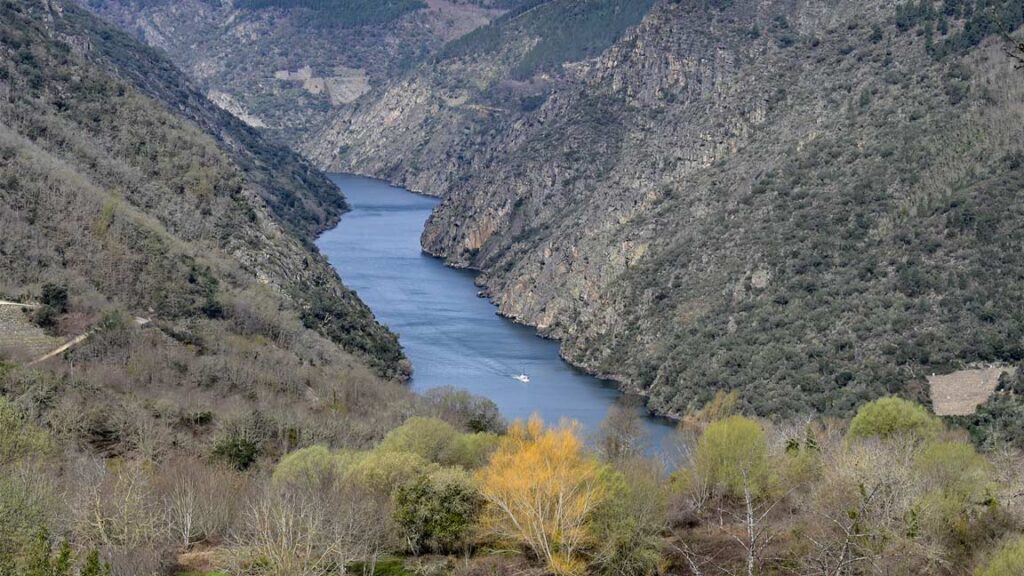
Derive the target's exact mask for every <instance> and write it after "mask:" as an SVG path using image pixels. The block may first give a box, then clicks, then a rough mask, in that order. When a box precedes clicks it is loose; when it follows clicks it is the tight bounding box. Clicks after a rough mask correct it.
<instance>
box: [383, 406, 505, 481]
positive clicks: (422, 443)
mask: <svg viewBox="0 0 1024 576" xmlns="http://www.w3.org/2000/svg"><path fill="white" fill-rule="evenodd" d="M497 444H498V437H497V436H496V435H494V434H490V433H487V432H480V433H476V434H460V433H459V431H458V430H456V429H455V428H454V427H453V426H452V425H451V424H448V423H447V422H445V421H443V420H438V419H437V418H424V417H419V416H416V417H413V418H409V419H408V420H406V421H405V423H404V424H402V425H401V426H399V427H398V428H395V429H394V430H392V431H391V432H389V433H388V434H387V436H385V437H384V440H383V441H381V443H380V445H379V446H378V448H377V449H378V450H381V451H384V452H408V453H411V454H416V455H419V456H420V457H422V458H423V459H424V460H427V461H428V462H434V463H436V464H441V465H442V466H462V467H463V468H467V469H472V468H477V467H479V466H482V465H483V464H484V463H486V461H487V457H488V456H489V455H490V453H491V452H493V451H494V449H495V448H496V447H497Z"/></svg>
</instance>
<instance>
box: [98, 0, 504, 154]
mask: <svg viewBox="0 0 1024 576" xmlns="http://www.w3.org/2000/svg"><path fill="white" fill-rule="evenodd" d="M517 1H518V0H515V1H513V2H505V1H502V2H489V1H472V2H465V1H450V0H430V1H429V2H424V1H422V0H383V1H379V2H377V1H374V2H367V1H364V0H334V1H330V2H310V1H305V0H273V1H265V0H259V1H244V2H227V1H219V0H218V1H215V2H211V1H207V0H186V1H179V0H174V1H168V0H158V1H145V2H141V1H138V0H83V2H82V3H83V4H84V5H85V6H87V7H88V8H89V9H91V10H93V11H95V12H96V13H98V14H99V15H101V16H103V17H105V18H107V19H109V20H111V21H113V22H116V23H117V24H118V25H120V26H121V27H122V28H124V29H125V30H127V31H129V32H130V33H132V34H133V35H135V36H137V37H139V38H141V39H143V40H145V41H146V42H147V43H148V44H150V45H151V46H154V47H157V48H159V49H161V50H164V51H165V52H166V53H167V54H168V55H169V56H170V57H171V58H172V59H173V60H174V62H175V63H176V64H177V65H178V66H180V67H181V68H182V69H183V70H185V71H186V72H187V73H189V74H190V75H191V77H192V78H194V79H195V80H196V81H197V82H198V83H199V85H200V86H201V87H202V89H203V90H204V91H205V92H206V93H207V94H208V95H209V96H210V97H211V99H213V100H214V101H216V102H217V103H218V104H219V105H221V106H223V107H224V108H226V109H229V110H231V111H232V112H233V113H235V114H237V115H239V116H240V117H243V118H246V119H247V121H248V122H250V123H251V124H253V125H255V126H259V127H266V128H268V129H269V130H271V131H272V132H274V133H275V134H276V135H277V136H280V137H282V138H283V139H285V140H286V141H289V142H293V143H295V142H299V141H301V138H302V137H303V136H304V134H305V133H306V132H308V131H310V130H313V129H315V128H316V127H318V126H320V125H321V124H322V123H323V122H324V121H325V120H326V118H328V117H329V116H330V115H331V114H336V113H340V112H343V111H344V110H346V109H347V108H349V107H350V105H351V104H352V103H353V102H355V101H358V100H359V99H360V98H362V97H366V96H367V94H368V93H371V92H372V90H373V89H374V88H377V87H379V86H382V85H384V84H385V83H386V82H388V81H390V80H391V79H392V78H394V77H395V76H397V75H399V74H400V73H401V72H402V71H403V70H405V69H406V68H408V67H409V66H410V65H411V63H413V62H416V61H419V60H421V59H422V58H424V57H426V56H428V55H429V54H431V53H432V52H434V51H436V50H437V49H438V48H440V47H441V46H442V45H443V44H444V43H445V42H446V41H448V40H450V39H452V38H456V37H458V36H460V35H462V34H465V33H467V32H468V31H470V30H473V29H474V28H477V27H479V26H481V25H484V24H486V23H487V22H488V21H490V20H491V19H493V18H494V17H495V16H497V15H499V14H501V13H502V12H503V10H504V9H506V8H507V7H508V6H510V5H515V4H516V3H517Z"/></svg>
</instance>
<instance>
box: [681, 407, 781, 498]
mask: <svg viewBox="0 0 1024 576" xmlns="http://www.w3.org/2000/svg"><path fill="white" fill-rule="evenodd" d="M695 460H696V461H695V465H696V472H697V474H698V475H699V476H700V477H701V478H703V479H705V480H706V481H707V482H708V483H709V484H711V485H713V486H718V487H720V488H722V489H724V490H725V493H726V494H729V495H731V496H736V497H739V496H742V495H743V494H744V491H745V490H747V489H749V490H750V492H751V493H752V494H753V495H755V496H758V495H763V494H764V493H765V492H767V490H768V488H769V472H768V441H767V438H766V436H765V432H764V429H763V428H762V427H761V425H760V424H759V423H757V422H756V421H754V420H751V419H750V418H746V417H744V416H730V417H728V418H726V419H724V420H719V421H717V422H713V423H712V424H711V425H709V426H708V427H707V429H706V430H705V431H704V433H703V434H702V435H701V437H700V439H699V440H698V441H697V452H696V456H695Z"/></svg>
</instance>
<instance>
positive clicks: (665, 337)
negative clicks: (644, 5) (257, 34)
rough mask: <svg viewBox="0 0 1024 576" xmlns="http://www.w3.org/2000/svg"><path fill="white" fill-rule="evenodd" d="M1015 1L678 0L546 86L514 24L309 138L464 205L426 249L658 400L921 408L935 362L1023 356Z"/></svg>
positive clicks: (944, 368)
mask: <svg viewBox="0 0 1024 576" xmlns="http://www.w3.org/2000/svg"><path fill="white" fill-rule="evenodd" d="M550 6H551V5H550V4H549V5H545V6H544V7H547V8H550ZM540 9H541V8H537V9H536V10H535V11H539V10H540ZM1021 11H1022V8H1021V6H1020V4H1019V3H1015V2H987V1H985V2H981V1H979V2H975V1H973V0H972V1H968V2H927V1H925V2H913V3H897V4H891V3H881V2H869V3H852V2H849V3H846V2H840V3H837V4H836V5H835V6H833V7H832V8H830V9H829V10H823V9H818V8H817V7H814V6H809V5H806V4H804V3H799V2H776V3H767V2H757V1H753V0H746V1H739V0H737V1H733V2H717V3H716V2H712V3H708V2H687V1H679V2H660V3H658V4H657V5H656V6H655V7H654V8H653V9H652V10H651V12H650V13H649V14H648V15H647V16H646V18H645V19H644V20H643V22H642V23H641V24H640V25H639V26H637V27H636V28H634V29H632V30H631V31H629V32H628V33H626V35H625V36H624V37H622V38H621V39H620V40H618V41H617V42H616V43H615V45H614V46H612V47H611V48H609V49H608V50H605V51H604V52H603V53H602V54H601V55H600V56H598V57H596V58H594V59H592V60H585V61H583V62H579V63H570V64H566V65H563V66H562V67H561V72H560V73H556V74H554V75H552V74H551V73H549V72H546V71H545V72H538V73H537V74H535V75H533V76H532V77H530V78H528V79H526V80H523V78H522V77H520V76H517V73H518V72H517V70H520V68H518V66H519V63H520V62H524V61H527V60H524V59H523V54H527V53H528V51H529V49H530V47H532V46H535V45H538V46H539V45H540V44H535V42H534V41H533V40H531V38H533V37H532V36H531V32H530V30H528V29H525V28H518V29H517V28H516V26H515V25H514V24H513V23H512V22H514V20H513V21H510V22H509V23H506V24H504V26H503V27H502V34H505V35H506V36H504V37H503V40H502V42H501V43H500V44H498V45H496V46H488V45H486V44H480V45H479V46H476V47H475V48H474V49H473V50H465V51H461V52H458V53H453V54H452V57H451V58H449V59H447V60H441V61H439V62H438V63H436V64H435V65H432V66H425V67H422V68H420V69H418V70H416V71H414V72H411V73H410V74H409V75H408V76H407V77H406V78H405V79H403V80H402V81H401V82H400V83H397V84H396V85H395V86H394V87H393V89H392V90H391V91H389V93H387V94H385V95H384V97H382V98H381V99H380V101H379V102H377V103H372V104H368V105H367V106H365V107H363V109H361V110H360V111H359V112H358V113H357V114H355V115H354V116H353V117H352V118H346V119H345V120H344V121H343V122H339V123H338V124H336V125H335V126H333V127H331V128H329V129H327V130H325V131H324V133H322V134H320V135H319V136H318V137H317V138H316V139H315V141H314V142H313V144H312V147H311V150H312V154H313V157H314V158H315V159H316V160H317V162H318V163H320V164H326V165H329V166H333V167H337V168H340V169H351V170H359V171H363V172H367V173H370V174H373V175H377V176H381V177H384V178H388V179H390V180H392V181H395V182H399V183H403V184H406V185H408V186H410V187H412V188H415V189H418V190H424V191H427V192H429V193H433V194H437V195H440V196H443V197H444V198H445V202H444V203H443V204H442V205H441V207H440V209H439V210H438V211H437V213H435V215H434V217H433V218H432V220H431V221H430V222H429V223H428V227H427V230H426V232H425V234H424V238H423V242H424V247H425V248H426V249H427V250H428V251H429V252H432V253H435V254H437V255H440V256H443V257H445V258H446V259H447V260H448V262H449V263H451V264H454V265H457V266H468V267H473V268H477V269H479V270H480V271H481V273H482V275H481V277H480V281H481V282H482V283H483V284H484V285H485V286H486V287H487V288H488V292H489V294H490V295H491V296H492V298H493V299H494V300H495V302H496V303H497V304H498V305H499V307H500V309H501V311H502V312H503V313H505V314H507V315H509V316H512V317H514V318H516V319H517V320H520V321H524V322H527V323H530V324H534V325H536V326H538V327H539V328H540V330H541V331H542V333H544V334H546V335H549V336H553V337H555V338H559V339H561V340H562V341H563V350H564V353H565V355H566V356H567V357H568V358H569V359H570V360H571V361H573V362H575V363H577V364H579V365H581V366H583V367H585V368H587V369H589V370H590V371H592V372H595V373H600V374H604V375H609V376H613V377H615V378H618V379H620V380H621V381H622V382H623V383H624V385H625V386H626V387H628V388H632V389H634V390H637V391H640V392H642V393H644V394H646V395H648V396H649V398H650V406H651V408H652V409H654V410H656V411H658V412H662V413H669V414H676V415H683V414H685V413H686V412H687V411H689V410H693V409H696V408H698V407H700V406H701V405H703V404H704V403H705V402H707V401H708V400H709V399H710V398H711V397H712V396H713V394H714V392H715V391H716V390H720V389H726V390H738V391H740V392H741V399H742V402H744V404H745V406H746V407H747V409H748V410H750V411H753V412H756V413H759V414H763V415H770V416H772V417H776V418H785V417H787V416H789V415H794V414H799V413H807V412H817V413H827V414H849V413H851V411H852V410H854V409H855V408H856V406H858V405H859V404H861V403H863V402H864V401H866V400H869V399H872V398H875V397H878V396H880V395H885V394H890V393H899V394H903V395H907V396H911V397H916V398H919V399H921V400H922V401H926V400H927V396H926V390H925V383H924V376H925V375H926V374H930V373H933V372H949V371H953V370H955V369H958V368H961V367H964V366H970V365H973V364H975V363H1016V362H1018V361H1019V360H1020V359H1021V356H1022V353H1024V347H1022V336H1024V332H1022V330H1024V325H1022V320H1024V317H1022V316H1021V307H1020V305H1019V303H1020V302H1021V298H1022V296H1024V295H1022V294H1021V293H1020V291H1019V290H1018V287H1019V286H1020V282H1018V281H1017V279H1019V278H1020V277H1021V275H1022V273H1024V260H1021V259H1020V258H1019V257H1018V256H1017V253H1018V252H1019V251H1018V250H1016V249H1015V248H1014V246H1016V245H1017V244H1019V242H1020V241H1021V234H1022V233H1024V228H1022V227H1021V225H1020V223H1021V222H1022V220H1021V214H1020V211H1021V210H1022V209H1024V206H1021V204H1020V202H1019V199H1020V195H1019V194H1017V191H1018V190H1019V189H1020V187H1021V185H1022V181H1021V179H1022V177H1024V172H1022V170H1024V164H1022V162H1021V158H1022V153H1024V150H1022V148H1021V145H1020V142H1021V134H1020V131H1019V128H1020V127H1021V126H1022V124H1021V115H1022V107H1021V102H1022V101H1024V95H1022V94H1021V93H1020V86H1021V84H1020V75H1019V72H1015V70H1014V67H1013V64H1014V60H1013V59H1011V58H1009V57H1008V56H1007V55H1006V53H1005V52H1006V49H1005V48H1006V44H1005V41H1004V38H1003V36H1002V32H1001V31H1003V30H1005V31H1006V33H1007V34H1010V33H1012V31H1013V30H1014V29H1016V28H1017V27H1019V25H1020V23H1021V18H1022V14H1021ZM528 14H529V13H528ZM526 17H527V16H526V15H524V16H522V18H526ZM498 25H499V23H498V22H496V23H495V26H498ZM477 34H482V31H481V32H478V33H477ZM470 38H472V35H471V36H467V37H466V38H465V39H464V40H469V39H470ZM458 45H459V43H456V44H454V45H453V46H455V47H457V46H458ZM495 47H497V48H500V49H498V50H497V51H495Z"/></svg>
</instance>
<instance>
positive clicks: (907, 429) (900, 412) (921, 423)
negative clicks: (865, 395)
mask: <svg viewBox="0 0 1024 576" xmlns="http://www.w3.org/2000/svg"><path fill="white" fill-rule="evenodd" d="M941 431H942V421H941V420H939V419H938V418H937V417H935V416H933V415H932V414H930V413H929V412H928V410H927V409H925V407H924V406H921V405H920V404H916V403H914V402H911V401H909V400H904V399H902V398H896V397H894V396H889V397H886V398H879V399H878V400H875V401H874V402H869V403H867V404H865V405H864V406H861V408H860V410H858V411H857V415H856V416H854V417H853V420H852V421H850V429H849V431H848V432H847V436H848V437H850V438H869V437H879V438H883V439H887V438H892V437H894V436H902V435H909V436H912V437H915V438H918V439H921V440H928V439H931V438H934V437H935V436H936V435H938V433H939V432H941Z"/></svg>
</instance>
